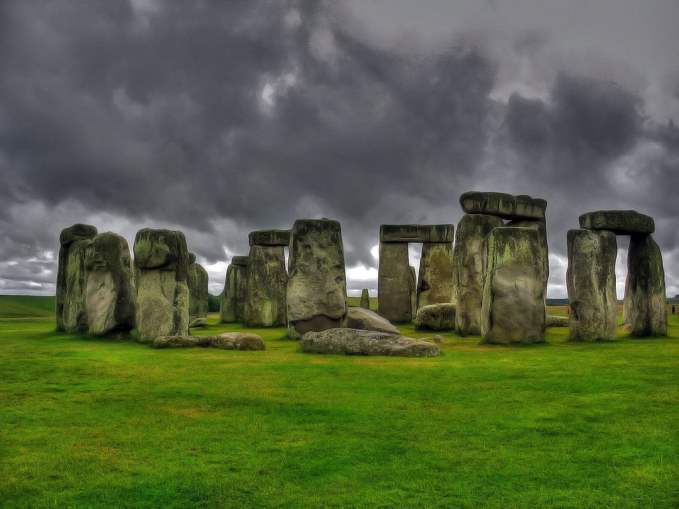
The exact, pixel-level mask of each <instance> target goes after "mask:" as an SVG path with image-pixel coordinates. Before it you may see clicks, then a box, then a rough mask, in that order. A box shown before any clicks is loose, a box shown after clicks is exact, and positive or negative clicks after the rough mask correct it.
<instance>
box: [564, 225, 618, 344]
mask: <svg viewBox="0 0 679 509" xmlns="http://www.w3.org/2000/svg"><path fill="white" fill-rule="evenodd" d="M566 238H567V245H568V270H567V271H566V283H567V286H568V301H569V306H570V314H569V325H568V326H569V329H570V338H571V339H572V340H573V341H597V340H604V339H610V338H613V337H614V336H615V315H616V308H617V305H618V301H617V297H616V294H615V259H616V257H617V254H618V244H617V241H616V238H615V234H614V233H612V232H610V231H605V230H604V231H593V230H569V231H568V234H567V236H566Z"/></svg>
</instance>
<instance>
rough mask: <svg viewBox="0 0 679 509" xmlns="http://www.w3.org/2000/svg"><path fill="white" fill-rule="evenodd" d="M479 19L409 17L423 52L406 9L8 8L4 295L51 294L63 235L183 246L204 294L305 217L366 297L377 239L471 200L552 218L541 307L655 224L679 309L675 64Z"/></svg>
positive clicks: (487, 9)
mask: <svg viewBox="0 0 679 509" xmlns="http://www.w3.org/2000/svg"><path fill="white" fill-rule="evenodd" d="M524 3H526V2H524ZM527 3H530V2H527ZM654 3H655V2H648V3H646V4H645V7H644V9H647V10H649V11H651V14H652V13H653V12H656V11H657V13H658V15H661V16H663V17H664V16H666V15H667V12H665V10H666V9H668V6H667V3H666V2H661V1H659V2H657V5H654ZM476 4H478V3H474V4H472V3H470V2H461V3H460V4H459V6H458V7H457V8H455V7H451V6H450V4H447V3H446V5H441V4H439V3H438V2H435V1H432V2H431V5H430V6H429V7H428V6H427V3H426V2H425V3H423V4H419V3H418V9H422V12H423V13H426V15H425V16H424V17H423V19H424V20H425V22H426V20H427V19H430V18H431V16H432V13H436V12H438V13H439V15H438V16H437V17H436V18H437V19H434V18H431V19H430V21H429V22H428V23H429V24H430V27H431V28H432V30H431V32H435V35H434V36H430V35H429V32H430V31H428V30H426V27H424V28H423V27H422V26H420V25H417V24H415V25H412V26H409V25H408V23H409V20H410V19H411V16H410V15H409V13H410V10H411V9H412V8H413V7H412V5H414V4H412V3H399V2H395V3H393V4H390V5H387V4H383V3H381V2H361V3H354V2H311V1H288V2H284V1H281V2H268V1H261V2H258V1H251V0H248V1H232V2H221V1H200V2H181V3H178V2H169V1H168V2H163V1H159V0H144V1H142V0H137V1H129V2H128V1H122V0H121V1H104V0H102V1H94V2H75V1H73V2H70V1H60V2H44V1H25V0H22V1H6V2H2V3H1V4H0V175H1V176H2V177H3V179H2V180H3V186H0V199H1V200H2V203H3V217H2V218H0V234H1V235H2V237H3V243H2V247H1V248H0V260H2V261H1V262H0V292H3V293H13V292H46V293H50V292H53V289H54V284H53V283H54V279H55V274H56V270H55V252H56V251H57V250H58V243H57V237H58V233H59V231H60V230H61V229H62V228H64V227H66V226H69V225H70V224H72V223H74V222H87V223H91V224H95V225H96V226H97V227H98V228H99V229H100V231H103V230H113V231H117V232H120V233H122V234H123V235H125V236H126V237H127V238H128V240H130V241H131V240H132V239H133V237H134V233H135V231H136V230H137V229H139V228H141V227H142V226H159V227H160V226H168V227H173V228H179V229H182V230H184V231H185V232H186V234H187V239H188V241H189V245H190V248H191V249H192V250H193V251H195V252H196V253H197V255H198V258H199V260H200V261H202V262H203V263H205V264H206V265H207V266H208V268H209V270H210V276H211V280H210V283H211V286H210V288H211V291H212V292H213V293H217V292H218V291H219V290H220V287H221V285H222V284H223V276H224V271H225V264H226V263H227V262H228V260H229V259H230V257H231V256H233V255H235V254H245V253H246V252H247V232H248V231H250V230H252V229H258V228H275V227H279V228H285V227H289V226H290V225H291V224H292V222H293V221H294V220H295V219H296V218H300V217H332V218H335V219H338V220H340V221H341V222H342V227H343V233H344V241H345V251H346V255H347V262H348V266H349V273H348V277H349V287H350V289H352V290H357V289H360V288H361V287H364V286H365V287H370V288H372V289H375V287H376V280H375V279H376V271H375V268H376V259H375V256H374V249H373V247H374V245H375V244H376V243H377V233H378V228H379V224H380V223H398V222H455V223H456V222H457V221H458V219H459V218H460V216H461V213H462V212H461V210H460V207H459V205H458V197H459V195H460V194H461V193H462V192H464V191H467V190H471V189H479V190H496V191H506V192H516V193H524V194H532V195H534V196H540V197H544V198H546V199H547V200H548V202H549V208H548V227H549V236H550V248H551V252H552V276H551V279H550V283H551V285H550V294H551V295H553V296H564V294H565V288H564V274H563V273H564V270H565V265H564V258H563V257H564V253H565V233H566V230H567V229H569V228H573V227H576V226H577V216H578V215H579V214H580V213H582V212H585V211H587V210H591V209H596V208H636V209H638V210H640V211H643V212H647V213H650V214H651V215H653V216H654V217H655V218H656V224H657V239H658V241H659V243H660V245H661V247H662V248H663V250H664V253H665V263H666V271H667V273H668V293H670V294H672V295H673V294H674V293H679V269H677V268H676V267H677V266H678V265H679V233H678V232H677V228H676V216H677V207H676V206H675V205H674V203H676V201H675V199H674V193H675V192H676V189H677V184H679V182H678V181H679V130H678V129H677V128H676V127H675V125H674V123H673V120H679V97H678V94H677V90H679V79H677V77H678V76H679V73H678V72H677V71H678V69H677V68H676V67H675V68H671V65H670V64H669V63H668V60H666V59H665V58H664V57H663V55H665V52H666V51H667V47H666V46H667V45H668V44H671V43H672V41H671V40H668V39H667V38H666V37H665V36H664V34H665V32H662V31H661V32H662V34H663V37H660V36H657V35H656V38H655V39H654V38H653V37H651V34H650V33H649V40H650V41H652V42H653V41H655V42H654V45H655V46H658V51H657V54H658V55H659V57H658V59H657V60H656V61H655V63H656V66H655V67H652V66H649V63H648V62H647V61H646V59H645V54H640V55H639V56H637V57H635V58H630V61H624V60H621V56H620V55H621V54H620V52H618V51H617V48H618V47H619V45H620V44H622V43H620V42H617V37H618V36H617V35H613V36H611V37H613V39H614V40H613V41H608V40H607V39H606V35H605V33H603V35H602V34H601V33H598V35H597V36H598V37H601V38H602V40H603V43H602V44H601V45H599V46H600V47H601V48H602V54H600V55H598V54H591V53H589V54H588V55H587V57H586V58H577V56H574V55H573V54H572V52H571V53H569V51H568V48H569V44H570V41H571V40H572V37H573V36H572V34H563V33H561V32H559V29H558V27H557V26H556V25H555V24H554V22H553V20H552V19H551V18H549V17H544V16H540V15H535V12H536V10H535V9H536V7H535V6H528V5H526V6H523V7H521V8H520V9H518V11H519V12H516V13H514V15H515V16H516V20H518V21H516V22H514V21H513V19H508V20H507V23H506V25H498V24H497V21H495V18H496V17H500V18H501V17H503V16H504V13H502V12H498V9H501V8H499V7H498V6H497V5H495V4H494V3H492V2H490V3H488V4H484V5H476ZM595 4H596V2H595ZM614 4H615V2H610V1H609V2H599V5H598V7H596V8H597V9H600V8H602V7H605V6H608V7H609V8H611V9H612V8H613V6H614ZM594 8H595V7H587V6H586V5H584V4H583V5H581V6H578V7H575V8H574V9H575V10H576V11H578V12H580V13H583V15H584V14H587V13H586V10H587V9H594ZM456 9H457V10H456ZM537 9H538V10H539V7H537ZM621 11H622V12H621ZM625 12H626V14H625ZM635 12H636V11H632V10H631V9H627V11H625V8H624V7H623V8H619V9H617V10H616V13H615V16H616V17H617V19H621V23H622V22H623V21H624V23H625V24H628V23H631V24H632V26H634V21H633V20H632V19H628V18H627V17H625V16H628V17H633V16H634V15H635ZM674 12H675V14H677V17H679V8H677V9H675V11H674ZM438 18H444V19H445V18H449V19H450V20H453V19H457V20H460V19H466V20H467V23H466V25H465V26H464V27H463V26H458V25H459V22H458V23H452V22H451V23H450V24H449V27H452V28H450V29H449V30H443V29H441V28H440V27H439V26H438V23H440V20H438ZM590 18H594V19H596V16H589V17H588V19H590ZM675 19H677V18H675ZM489 20H492V21H493V22H492V23H490V22H489ZM390 21H391V22H390ZM519 21H520V22H519ZM395 27H396V28H395ZM399 27H400V28H399ZM649 30H650V28H649V27H647V26H645V25H643V24H641V23H640V26H639V27H638V31H639V34H638V35H639V36H640V37H642V36H643V34H645V33H647V32H648V31H649ZM567 42H568V44H567ZM616 42H617V44H616ZM674 42H679V41H676V40H675V41H674ZM646 45H648V43H647V44H646ZM651 46H653V44H652V45H651ZM675 47H676V46H675ZM649 51H650V50H649ZM623 256H624V253H623V254H622V255H621V259H624V258H622V257H623ZM622 271H623V270H622V266H621V272H622Z"/></svg>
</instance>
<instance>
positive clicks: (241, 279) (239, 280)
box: [219, 256, 250, 323]
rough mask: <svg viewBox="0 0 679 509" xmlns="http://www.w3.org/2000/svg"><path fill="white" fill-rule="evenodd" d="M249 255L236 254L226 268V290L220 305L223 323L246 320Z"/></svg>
mask: <svg viewBox="0 0 679 509" xmlns="http://www.w3.org/2000/svg"><path fill="white" fill-rule="evenodd" d="M249 261H250V259H249V258H248V257H247V256H234V257H233V258H232V259H231V263H230V264H229V267H228V268H227V269H226V280H225V281H224V291H223V292H222V300H221V303H220V306H219V315H220V319H221V321H222V323H231V322H243V321H245V298H246V291H247V277H248V275H247V266H248V263H249Z"/></svg>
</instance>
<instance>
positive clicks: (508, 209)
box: [460, 191, 547, 219]
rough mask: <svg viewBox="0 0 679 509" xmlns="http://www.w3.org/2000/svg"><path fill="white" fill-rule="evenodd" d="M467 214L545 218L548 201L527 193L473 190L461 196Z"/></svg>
mask: <svg viewBox="0 0 679 509" xmlns="http://www.w3.org/2000/svg"><path fill="white" fill-rule="evenodd" d="M460 205H462V209H463V210H464V211H465V212H466V213H467V214H490V215H493V216H498V217H501V218H503V219H544V218H545V210H546V209H547V202H546V201H545V200H543V199H541V198H531V197H530V196H526V195H518V196H514V195H511V194H505V193H483V192H478V191H471V192H468V193H464V194H463V195H462V196H460Z"/></svg>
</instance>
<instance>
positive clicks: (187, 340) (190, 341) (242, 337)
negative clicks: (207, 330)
mask: <svg viewBox="0 0 679 509" xmlns="http://www.w3.org/2000/svg"><path fill="white" fill-rule="evenodd" d="M151 346H152V347H153V348H193V347H203V348H206V347H213V348H220V349H222V350H251V351H252V350H259V351H261V350H266V345H265V344H264V341H263V340H262V338H261V336H258V335H257V334H252V333H249V332H226V333H224V334H219V335H218V336H188V335H180V336H158V337H156V338H155V339H154V340H153V341H152V342H151Z"/></svg>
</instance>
